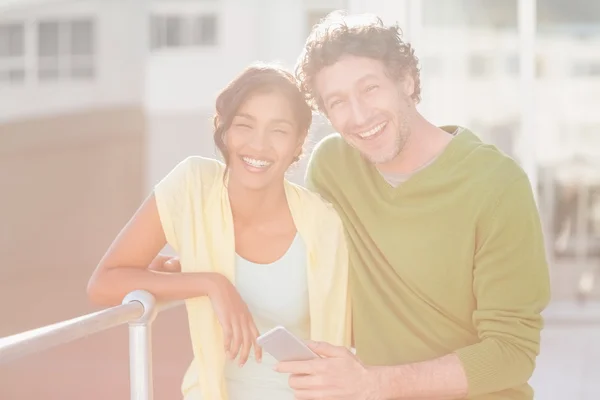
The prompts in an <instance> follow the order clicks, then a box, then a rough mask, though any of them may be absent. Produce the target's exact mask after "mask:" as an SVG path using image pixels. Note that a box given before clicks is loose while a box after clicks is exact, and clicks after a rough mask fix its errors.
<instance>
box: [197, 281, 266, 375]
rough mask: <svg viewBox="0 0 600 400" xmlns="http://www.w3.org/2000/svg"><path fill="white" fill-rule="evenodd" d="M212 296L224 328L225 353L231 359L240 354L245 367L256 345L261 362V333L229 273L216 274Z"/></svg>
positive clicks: (255, 350)
mask: <svg viewBox="0 0 600 400" xmlns="http://www.w3.org/2000/svg"><path fill="white" fill-rule="evenodd" d="M208 297H209V298H210V301H211V302H212V305H213V309H214V311H215V314H216V315H217V318H218V319H219V323H220V324H221V328H222V329H223V340H224V343H225V352H226V354H227V356H228V357H229V359H231V360H233V359H235V357H236V356H237V355H238V353H239V356H240V358H239V365H240V366H243V365H244V364H245V363H246V361H247V360H248V355H249V354H250V350H251V349H252V347H254V354H255V357H256V360H257V361H259V362H260V361H261V359H262V349H261V348H260V347H259V346H258V344H257V343H256V338H257V337H258V336H259V332H258V329H257V328H256V325H255V324H254V319H253V318H252V314H250V310H249V309H248V306H247V305H246V303H245V302H244V300H243V299H242V297H241V296H240V294H239V293H238V291H237V289H236V288H235V286H233V284H232V283H231V282H230V281H229V279H227V278H226V277H225V276H223V275H221V274H215V275H214V284H213V285H211V289H210V290H209V292H208Z"/></svg>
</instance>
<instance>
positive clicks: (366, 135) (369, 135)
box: [358, 122, 387, 139]
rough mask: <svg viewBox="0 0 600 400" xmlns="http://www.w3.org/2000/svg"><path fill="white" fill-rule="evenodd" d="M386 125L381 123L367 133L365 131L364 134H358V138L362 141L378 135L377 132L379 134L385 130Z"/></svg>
mask: <svg viewBox="0 0 600 400" xmlns="http://www.w3.org/2000/svg"><path fill="white" fill-rule="evenodd" d="M386 124H387V122H383V123H381V124H379V125H377V126H376V127H374V128H372V129H369V130H368V131H366V132H363V133H359V134H358V136H360V137H361V138H363V139H367V138H370V137H371V136H373V135H376V134H378V133H379V132H381V130H382V129H383V128H385V125H386Z"/></svg>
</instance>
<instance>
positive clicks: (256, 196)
mask: <svg viewBox="0 0 600 400" xmlns="http://www.w3.org/2000/svg"><path fill="white" fill-rule="evenodd" d="M227 191H228V194H229V203H230V204H231V213H232V215H233V218H234V220H236V221H240V222H243V223H244V224H254V223H256V222H267V221H269V220H271V219H274V218H276V217H277V216H278V215H279V212H280V210H284V209H287V208H288V206H287V198H286V194H285V187H284V185H283V182H281V185H272V186H270V187H267V188H264V189H258V190H254V189H248V188H246V187H243V186H242V185H240V184H238V183H237V182H235V181H233V180H229V184H228V187H227Z"/></svg>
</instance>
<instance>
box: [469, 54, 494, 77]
mask: <svg viewBox="0 0 600 400" xmlns="http://www.w3.org/2000/svg"><path fill="white" fill-rule="evenodd" d="M491 72H492V60H491V59H490V58H489V57H487V56H484V55H481V54H473V55H471V57H469V75H471V76H472V77H474V78H484V77H488V76H490V74H491Z"/></svg>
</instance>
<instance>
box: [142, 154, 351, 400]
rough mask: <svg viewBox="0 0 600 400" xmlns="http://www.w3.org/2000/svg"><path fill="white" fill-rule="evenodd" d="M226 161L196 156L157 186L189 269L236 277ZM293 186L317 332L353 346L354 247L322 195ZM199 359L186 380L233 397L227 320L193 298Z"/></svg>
mask: <svg viewBox="0 0 600 400" xmlns="http://www.w3.org/2000/svg"><path fill="white" fill-rule="evenodd" d="M224 178H225V166H224V165H223V164H222V163H220V162H219V161H217V160H213V159H208V158H203V157H196V156H194V157H188V158H187V159H185V160H184V161H182V162H181V163H179V164H178V165H177V166H176V167H175V168H174V169H173V170H172V171H171V172H170V173H169V174H168V175H167V176H166V177H165V178H164V179H163V180H162V181H161V182H159V183H158V184H157V185H156V187H155V190H154V194H155V197H156V204H157V207H158V212H159V215H160V220H161V223H162V226H163V229H164V232H165V236H166V238H167V242H168V243H169V245H171V246H172V247H173V248H174V250H175V251H176V252H177V253H178V255H179V257H180V260H181V268H182V271H183V272H205V271H215V272H219V273H221V274H223V275H224V276H226V277H227V278H229V279H230V280H231V281H232V282H234V283H235V265H234V263H235V240H234V229H233V220H232V216H231V208H230V204H229V196H228V193H227V188H226V186H225V179H224ZM285 191H286V196H287V200H288V204H289V207H290V211H291V214H292V217H293V219H294V223H295V225H296V229H297V230H298V233H299V235H300V236H301V237H302V239H303V240H304V242H305V244H306V249H307V253H308V254H307V255H308V257H307V260H308V261H307V264H308V265H307V266H306V268H307V274H308V293H309V309H310V331H311V339H313V340H323V341H327V342H330V343H333V344H336V345H343V346H347V347H349V346H350V334H351V330H350V300H349V294H348V253H347V247H346V241H345V238H344V230H343V226H342V222H341V220H340V219H339V217H338V215H337V214H336V212H335V211H334V209H333V207H331V206H330V205H329V204H327V203H325V201H324V200H322V199H321V197H319V196H318V195H317V194H315V193H313V192H310V191H309V190H307V189H305V188H302V187H300V186H297V185H294V184H292V183H290V182H288V181H286V182H285ZM186 307H187V314H188V322H189V328H190V336H191V342H192V348H193V352H194V359H193V361H192V363H191V364H190V366H189V368H188V370H187V372H186V374H185V377H184V379H183V384H182V392H183V394H184V396H185V395H186V394H188V393H190V392H191V391H193V392H194V393H198V394H199V395H201V399H200V398H199V399H198V400H227V391H226V386H225V380H224V376H223V369H224V365H225V353H224V350H223V348H224V347H223V337H222V331H221V326H220V325H219V322H218V320H217V318H216V316H215V314H214V312H213V309H212V306H211V303H210V300H209V299H208V298H207V297H199V298H194V299H190V300H187V301H186Z"/></svg>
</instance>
